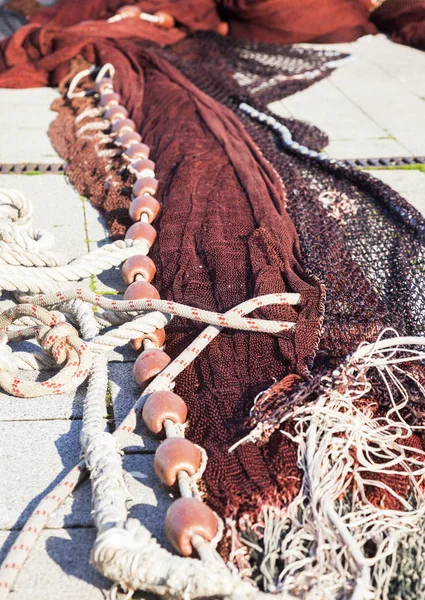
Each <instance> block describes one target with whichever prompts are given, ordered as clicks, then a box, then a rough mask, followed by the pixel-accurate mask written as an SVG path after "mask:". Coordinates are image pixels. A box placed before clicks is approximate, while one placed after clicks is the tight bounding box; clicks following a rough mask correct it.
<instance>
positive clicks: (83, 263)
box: [0, 240, 149, 299]
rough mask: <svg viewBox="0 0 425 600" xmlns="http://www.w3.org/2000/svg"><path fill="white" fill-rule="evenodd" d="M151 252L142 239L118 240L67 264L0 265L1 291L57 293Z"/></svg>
mask: <svg viewBox="0 0 425 600" xmlns="http://www.w3.org/2000/svg"><path fill="white" fill-rule="evenodd" d="M148 251H149V245H148V244H147V243H146V242H144V241H143V240H141V241H134V240H118V241H116V242H113V243H111V244H107V245H106V246H103V247H102V248H98V249H96V250H94V251H93V252H89V253H88V254H86V255H84V256H82V257H79V258H76V259H75V260H74V261H72V262H70V263H69V264H67V265H62V266H56V267H37V268H29V267H24V266H11V265H0V289H3V290H7V291H19V292H21V293H40V292H46V291H54V290H57V289H58V287H59V286H58V285H57V284H58V283H62V284H63V283H68V282H70V281H79V280H80V279H85V278H87V277H89V276H90V275H98V274H99V273H102V272H103V271H106V270H107V269H110V268H112V267H117V266H118V265H120V264H121V263H122V262H123V261H124V260H126V259H127V258H130V256H134V255H137V254H139V255H140V254H143V255H146V254H147V253H148ZM70 299H72V298H70Z"/></svg>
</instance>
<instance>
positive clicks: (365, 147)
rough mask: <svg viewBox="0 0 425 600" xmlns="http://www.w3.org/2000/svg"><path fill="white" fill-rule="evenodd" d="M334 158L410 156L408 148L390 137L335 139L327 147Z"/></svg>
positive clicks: (327, 150)
mask: <svg viewBox="0 0 425 600" xmlns="http://www.w3.org/2000/svg"><path fill="white" fill-rule="evenodd" d="M326 152H327V153H328V154H329V155H330V156H332V157H333V158H387V157H388V158H389V157H394V156H408V155H409V154H410V153H408V152H406V148H404V146H402V145H401V144H399V142H397V140H394V139H392V138H390V137H383V138H381V139H380V138H377V139H359V140H333V141H331V143H330V144H329V145H328V146H327V147H326Z"/></svg>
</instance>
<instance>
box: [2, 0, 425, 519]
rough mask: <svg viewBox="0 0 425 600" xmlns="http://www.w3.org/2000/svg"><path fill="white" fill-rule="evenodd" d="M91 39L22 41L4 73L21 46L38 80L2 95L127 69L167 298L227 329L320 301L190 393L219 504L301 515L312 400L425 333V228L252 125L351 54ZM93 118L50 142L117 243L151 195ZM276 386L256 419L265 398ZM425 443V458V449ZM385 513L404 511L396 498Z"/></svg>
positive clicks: (44, 34) (184, 388)
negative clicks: (361, 363)
mask: <svg viewBox="0 0 425 600" xmlns="http://www.w3.org/2000/svg"><path fill="white" fill-rule="evenodd" d="M95 5H96V6H97V7H98V10H99V11H106V12H107V14H110V13H109V12H108V10H109V9H110V7H111V6H112V3H111V4H109V5H108V4H107V3H105V2H102V3H100V0H98V4H96V3H93V4H92V3H90V6H91V7H94V6H95ZM100 5H102V9H100V8H99V7H100ZM64 6H65V5H64ZM114 6H116V5H114ZM105 7H106V8H105ZM87 10H89V8H87ZM90 10H91V9H90ZM93 10H94V9H93ZM94 12H95V11H94ZM98 14H99V15H100V14H104V13H101V12H99V13H98ZM93 16H94V15H93V14H92V13H90V18H93ZM40 18H41V17H40ZM42 18H43V19H45V17H42ZM85 18H86V17H85ZM90 27H91V29H90V31H89V30H88V26H87V25H84V24H79V25H75V29H73V28H72V27H71V28H70V29H69V30H66V31H64V32H62V33H59V32H58V30H56V29H55V30H54V32H53V33H52V31H53V30H52V31H50V30H49V28H48V27H47V26H46V28H45V29H41V30H40V29H37V30H36V29H34V31H33V33H31V34H30V35H28V31H27V32H26V33H23V34H22V38H21V40H19V39H17V38H16V39H12V41H10V42H9V43H8V45H6V46H5V47H4V49H5V52H6V57H5V58H4V61H3V68H5V66H6V65H9V66H10V62H11V60H12V59H11V54H10V52H11V48H12V47H13V46H14V45H15V47H20V48H21V49H23V50H22V52H23V54H24V55H25V57H26V59H25V60H27V58H28V57H34V58H33V60H34V61H35V62H33V63H31V62H25V60H24V58H22V56H21V59H22V60H20V61H19V60H15V63H16V66H15V67H14V68H12V69H10V70H9V71H5V72H4V73H3V75H1V76H0V82H3V84H4V83H5V82H9V83H10V84H11V85H22V84H23V81H22V71H23V72H24V73H25V74H27V75H28V76H30V77H31V80H30V81H31V84H33V85H37V84H38V85H40V84H45V83H47V82H52V81H57V79H58V77H59V76H60V75H61V74H65V73H67V72H68V71H69V70H70V68H71V75H72V74H73V73H76V72H78V71H79V70H81V69H82V68H84V67H85V66H86V65H87V61H89V62H97V63H100V64H104V63H105V62H111V63H113V64H114V66H115V68H116V76H115V80H114V86H115V89H116V91H118V92H119V93H120V94H121V96H122V99H123V104H125V106H126V107H127V108H128V110H129V113H130V117H131V118H132V119H133V120H134V121H135V123H136V124H137V127H138V129H139V131H140V133H141V134H142V136H143V139H144V141H145V142H146V143H147V144H148V145H149V146H150V148H151V158H152V160H154V161H155V163H156V173H157V177H158V179H159V182H160V186H159V189H158V194H157V197H158V199H159V200H160V201H161V203H162V204H163V210H162V213H161V216H160V217H159V219H158V220H157V221H156V222H155V226H156V228H157V230H158V241H157V242H156V244H155V245H154V247H153V249H152V257H153V259H154V261H155V263H156V265H157V277H156V280H155V285H156V286H157V288H158V289H159V291H160V293H161V297H163V298H167V299H172V300H176V301H178V302H183V303H185V304H190V305H192V306H196V307H200V308H207V309H209V310H216V311H220V312H223V311H225V310H227V309H229V308H231V307H233V306H235V305H236V304H238V303H240V302H241V301H243V300H245V299H247V298H251V297H254V296H257V295H262V294H267V293H271V292H299V293H300V294H301V297H302V304H301V306H300V307H298V308H297V309H294V308H291V307H289V306H287V307H270V308H267V309H263V310H261V311H258V316H261V317H264V318H272V319H282V320H289V321H296V322H297V326H296V330H295V334H294V333H284V334H281V335H279V336H276V337H271V336H266V335H263V334H247V333H239V332H233V331H232V332H230V331H225V332H223V333H222V334H221V335H220V336H219V338H218V339H216V340H215V341H214V342H213V343H212V344H211V345H210V346H209V347H208V349H207V350H205V351H204V352H203V353H202V354H201V355H200V357H199V358H198V359H197V360H196V361H195V362H194V363H193V364H192V365H191V367H190V368H188V369H187V370H186V371H185V372H184V373H183V374H182V375H181V376H180V377H179V378H178V380H177V386H176V391H177V393H179V394H180V395H181V396H182V397H183V398H184V399H185V401H186V402H187V404H188V406H189V411H190V412H189V414H190V425H189V428H188V431H187V435H188V437H189V438H190V439H192V440H193V441H195V442H197V443H199V444H200V445H202V446H203V447H204V448H205V449H206V451H207V454H208V466H207V470H206V473H205V477H204V483H205V489H206V493H207V496H206V498H207V501H208V502H209V503H210V505H211V506H212V507H213V508H214V509H215V510H217V511H218V512H219V513H220V514H221V515H222V516H224V517H228V516H230V517H233V518H237V517H240V516H242V515H244V514H246V513H248V514H249V515H250V516H251V518H252V521H253V522H255V519H256V515H257V514H258V510H259V508H260V507H261V506H263V505H264V504H265V503H267V502H270V503H272V504H273V505H277V506H285V505H286V504H287V503H288V502H289V501H290V500H291V499H292V498H293V497H294V495H295V494H296V493H297V491H298V489H299V483H300V478H301V474H300V472H299V470H298V467H297V447H296V444H295V443H294V442H292V441H291V440H290V439H289V438H288V437H287V436H284V435H282V432H281V431H280V421H279V414H280V413H279V411H281V410H282V407H283V408H284V407H285V406H288V405H290V403H291V402H292V400H293V398H294V394H295V393H296V392H297V391H298V390H299V389H300V386H303V385H304V386H305V385H307V386H308V385H310V384H311V382H312V381H315V380H317V378H318V377H319V376H320V375H321V374H322V373H323V372H328V371H330V370H332V369H333V368H335V366H337V365H338V364H339V363H340V362H341V361H342V360H344V358H345V357H346V356H347V355H348V354H350V353H351V352H353V351H354V350H355V348H356V347H357V345H358V344H359V343H360V342H361V341H373V340H374V339H376V336H377V335H378V333H379V332H380V331H381V330H382V329H383V328H384V327H386V326H392V327H395V328H397V330H398V331H399V332H400V333H407V334H419V333H421V332H423V328H424V317H425V305H424V293H423V291H424V290H423V288H424V284H423V272H424V251H423V242H424V234H425V222H424V220H423V219H422V217H421V216H420V215H419V213H418V212H417V211H415V210H414V209H413V208H412V207H411V206H409V205H408V204H407V203H406V202H405V201H404V200H403V199H402V198H401V197H400V196H399V195H398V194H396V193H395V192H394V191H393V190H391V189H390V188H388V187H387V186H386V185H384V184H382V183H381V182H379V181H377V180H375V179H373V178H372V177H370V176H369V175H368V174H365V173H362V172H359V171H356V170H353V169H350V168H348V167H344V166H342V165H340V164H337V163H336V164H328V163H327V164H321V165H319V164H318V163H317V162H314V161H313V160H311V159H308V158H302V157H299V156H295V155H293V154H290V153H288V152H287V151H285V149H284V148H283V147H282V146H281V144H280V140H279V139H278V138H277V137H276V136H275V135H274V134H273V133H271V132H270V131H269V130H268V129H266V127H265V126H264V125H262V124H260V123H258V122H255V121H252V120H250V119H249V118H248V117H247V116H246V115H244V114H243V113H242V112H241V111H240V110H239V108H238V107H239V104H240V102H242V101H245V102H247V103H249V104H250V105H252V106H255V107H257V108H259V109H262V110H265V111H267V109H266V105H267V103H269V102H271V101H273V100H276V99H279V98H281V97H283V96H284V95H288V94H291V93H294V92H295V91H299V90H301V89H303V88H304V87H306V86H308V85H310V84H311V83H313V82H314V81H317V80H319V79H320V78H322V77H324V76H326V75H327V74H328V73H329V72H330V69H329V67H328V66H326V65H327V63H328V62H329V61H333V60H335V59H337V58H339V57H340V56H339V55H338V54H336V53H330V52H327V51H322V52H319V51H312V50H304V49H294V48H289V47H277V46H272V45H265V44H261V43H245V42H240V41H238V42H235V41H233V40H231V39H225V38H221V37H219V36H217V35H215V34H212V33H197V34H196V35H194V36H191V37H186V38H185V37H184V36H181V38H180V39H179V41H176V40H173V41H175V42H176V43H174V44H173V45H172V46H167V47H163V46H159V45H157V44H155V43H154V42H155V30H154V29H152V27H147V28H146V27H145V26H144V25H143V26H142V25H140V26H138V29H137V31H134V32H133V31H131V33H129V30H128V28H126V26H125V25H123V24H121V25H120V27H121V29H117V28H113V29H112V30H111V29H107V27H108V26H105V25H104V24H99V25H98V26H96V28H95V29H94V30H93V26H90ZM111 31H112V32H113V36H114V38H113V39H112V34H111ZM18 34H19V32H18ZM18 34H17V35H18ZM166 35H169V32H168V33H167V32H165V33H161V32H160V33H158V35H157V41H158V42H159V43H161V44H165V43H166V42H167V39H166V37H163V36H166ZM136 36H137V37H136ZM22 39H24V40H25V41H24V44H22V43H21V42H22ZM42 39H43V40H45V42H46V44H45V45H43V44H41V40H42ZM76 54H78V55H79V56H78V59H75V60H74V61H73V62H72V64H71V59H72V58H73V57H74V56H75V55H76ZM41 56H43V58H40V57H41ZM12 62H13V61H12ZM18 63H19V64H18ZM25 65H26V66H25ZM71 75H68V77H67V80H66V81H65V82H64V83H63V89H66V87H67V84H68V83H69V81H70V78H71ZM92 106H96V100H95V99H94V98H84V99H74V100H67V99H63V100H60V101H56V103H55V109H56V110H57V111H58V113H59V114H58V118H57V120H56V121H55V122H54V124H53V125H52V127H51V130H50V135H51V138H52V141H53V143H54V145H55V147H56V148H57V149H58V151H59V153H60V154H61V156H63V157H64V158H65V159H67V160H68V161H69V167H68V175H69V178H70V180H71V182H72V183H73V185H75V186H76V188H77V189H78V190H79V191H80V193H82V194H84V195H86V196H88V197H89V198H90V200H91V201H92V202H93V204H94V205H95V206H97V207H98V208H99V209H100V210H102V211H103V213H104V214H105V218H106V222H107V224H108V227H109V228H110V230H111V234H112V235H113V236H114V237H117V236H121V235H122V234H123V233H124V232H125V229H126V228H127V227H128V226H129V225H130V221H129V218H128V214H127V210H128V206H129V203H130V196H131V186H132V183H133V179H132V176H130V175H128V172H127V171H126V170H125V169H122V167H123V162H122V159H121V158H120V157H119V156H118V157H116V158H111V157H110V156H106V155H105V153H104V152H103V150H108V149H112V148H113V144H112V143H109V144H108V143H106V144H105V143H104V140H102V133H98V134H96V132H95V131H94V130H87V131H86V132H84V134H82V135H79V136H78V137H76V132H77V129H78V128H79V127H82V126H84V125H85V123H87V122H91V121H92V120H93V119H92V117H87V119H83V120H81V121H80V122H79V123H78V125H76V123H75V117H76V116H77V115H79V114H81V113H82V111H83V110H84V109H86V108H89V107H92ZM99 120H101V118H100V117H99ZM282 122H283V123H284V124H286V125H287V126H288V127H289V129H290V130H291V132H292V134H293V137H294V139H295V140H296V141H298V142H302V143H304V144H306V145H307V146H309V147H311V148H315V149H320V148H322V147H323V146H324V145H325V142H326V137H325V136H324V134H323V133H322V132H320V131H319V130H317V129H316V128H314V127H312V126H310V125H307V124H304V123H301V122H299V121H294V120H288V119H286V120H284V119H282ZM111 164H112V168H110V165H111ZM106 167H108V169H107V170H106ZM325 292H326V297H325ZM201 329H202V326H200V325H196V324H194V323H191V322H186V321H184V320H182V319H174V320H173V321H172V323H171V324H170V326H169V327H168V328H167V351H168V352H169V353H170V355H171V356H172V357H175V356H177V354H178V353H179V352H180V351H181V350H182V349H183V348H185V347H186V346H187V344H188V342H189V341H190V340H191V339H193V337H194V336H195V335H196V334H197V333H198V332H199V331H200V330H201ZM421 369H422V367H421V368H420V369H419V370H420V371H421ZM276 381H278V382H279V383H277V384H276V385H275V386H274V387H273V388H272V391H271V392H270V393H269V394H268V396H267V397H265V398H263V400H262V401H261V402H259V403H258V405H256V408H255V410H254V411H253V412H252V413H251V415H250V410H251V408H252V407H253V403H254V398H255V397H256V395H257V394H258V393H259V392H261V391H263V390H265V389H266V388H268V387H269V386H270V385H271V384H274V383H275V382H276ZM306 382H307V383H306ZM375 387H376V388H377V389H374V398H373V401H374V402H378V404H379V408H380V409H381V410H385V408H386V403H388V400H387V399H386V398H387V394H386V390H385V389H384V388H383V386H382V385H381V387H380V386H379V382H377V385H376V386H375ZM395 395H396V392H395ZM412 396H413V402H412V404H411V406H409V407H408V409H406V411H405V412H406V418H409V419H411V420H412V421H415V420H417V419H418V418H420V417H419V415H420V414H421V410H422V405H421V400H420V394H419V393H417V391H412ZM370 401H371V402H372V398H371V399H370ZM415 411H416V412H415ZM262 422H263V423H264V424H266V425H267V427H268V430H267V432H266V433H265V435H264V436H263V438H262V439H260V440H258V443H255V444H254V443H247V444H245V445H242V446H239V447H238V448H237V449H236V450H235V451H234V452H232V453H229V452H228V449H229V447H230V446H231V445H232V444H233V443H235V442H237V441H238V440H240V439H241V438H242V437H244V436H245V435H246V434H247V433H248V432H249V431H250V430H251V428H252V427H253V425H256V424H258V423H262ZM287 427H288V430H289V431H290V428H291V425H290V424H288V425H287ZM411 443H412V445H414V446H416V447H421V444H422V441H421V439H419V438H415V439H414V441H411ZM389 484H390V485H391V486H392V487H393V488H394V489H395V491H396V492H397V493H399V494H401V495H406V493H407V488H406V481H405V479H403V478H402V477H399V476H397V475H394V476H392V477H391V481H390V482H389ZM374 501H376V502H380V503H381V504H382V503H383V504H385V503H386V502H387V503H388V506H390V505H391V507H394V503H393V504H391V503H392V502H393V499H392V498H387V496H385V497H383V496H379V498H378V499H376V498H374Z"/></svg>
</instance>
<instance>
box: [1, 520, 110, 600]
mask: <svg viewBox="0 0 425 600" xmlns="http://www.w3.org/2000/svg"><path fill="white" fill-rule="evenodd" d="M17 535H18V531H13V532H12V533H10V534H9V533H8V532H0V544H1V545H2V546H3V548H2V551H1V554H0V560H3V558H4V555H5V553H6V551H7V550H8V549H9V548H10V547H11V546H12V545H13V543H14V541H15V539H16V537H17ZM95 538H96V531H95V529H92V528H90V529H88V528H72V529H55V530H51V529H46V530H45V531H43V532H42V534H41V535H40V538H39V539H38V541H37V542H36V544H35V547H34V549H33V551H32V552H31V553H30V555H29V557H28V559H27V561H26V563H25V564H24V567H23V569H22V571H21V573H20V574H19V576H18V578H17V580H16V582H15V585H14V587H13V591H12V592H11V594H10V596H9V597H10V598H13V599H14V600H58V599H59V598H60V599H61V600H106V598H107V597H108V595H107V594H108V591H109V590H110V588H111V582H110V581H109V580H108V579H106V578H105V577H103V576H102V575H100V573H98V572H97V571H96V570H95V568H94V567H92V565H91V564H90V552H91V548H92V546H93V543H94V541H95Z"/></svg>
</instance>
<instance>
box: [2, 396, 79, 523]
mask: <svg viewBox="0 0 425 600" xmlns="http://www.w3.org/2000/svg"><path fill="white" fill-rule="evenodd" d="M35 401H36V400H35ZM80 432H81V421H80V420H73V421H69V420H68V421H67V420H57V421H13V422H2V423H0V448H1V456H2V460H1V462H0V480H1V481H2V495H1V498H0V503H1V506H0V529H10V528H17V527H22V526H23V524H24V523H25V520H26V519H27V518H28V516H29V515H30V514H31V512H32V511H33V510H34V508H35V507H36V506H37V504H38V502H39V501H40V500H41V499H42V497H44V496H45V495H46V494H47V493H48V492H49V491H50V490H51V489H52V488H53V487H54V486H55V485H56V484H57V483H59V481H60V480H61V479H62V477H63V476H64V475H65V474H66V473H67V472H68V470H69V469H71V468H72V467H74V466H75V465H76V464H77V463H78V462H79V460H80ZM80 508H81V507H80ZM77 509H78V507H76V512H75V514H77V512H78V510H77ZM83 513H84V511H83ZM76 520H77V522H76V523H75V524H78V516H77V518H76ZM72 524H74V523H72Z"/></svg>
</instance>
